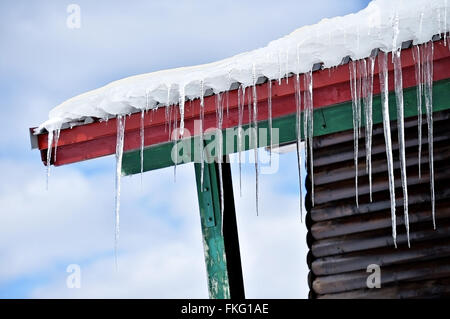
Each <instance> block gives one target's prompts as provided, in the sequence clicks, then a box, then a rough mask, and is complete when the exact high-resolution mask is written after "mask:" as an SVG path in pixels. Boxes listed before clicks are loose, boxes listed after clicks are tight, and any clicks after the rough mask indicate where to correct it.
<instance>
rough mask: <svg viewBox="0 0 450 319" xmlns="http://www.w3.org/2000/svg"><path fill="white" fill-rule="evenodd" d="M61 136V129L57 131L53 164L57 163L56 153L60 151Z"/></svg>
mask: <svg viewBox="0 0 450 319" xmlns="http://www.w3.org/2000/svg"><path fill="white" fill-rule="evenodd" d="M60 135H61V129H57V130H56V131H55V154H54V155H53V163H56V153H57V151H58V142H59V137H60Z"/></svg>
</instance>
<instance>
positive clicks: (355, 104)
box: [349, 61, 359, 207]
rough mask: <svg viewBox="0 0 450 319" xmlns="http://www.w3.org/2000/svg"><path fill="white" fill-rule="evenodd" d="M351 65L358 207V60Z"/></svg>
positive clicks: (354, 159) (357, 202)
mask: <svg viewBox="0 0 450 319" xmlns="http://www.w3.org/2000/svg"><path fill="white" fill-rule="evenodd" d="M349 67H350V91H351V95H352V112H353V150H354V156H353V161H354V164H355V200H356V207H359V201H358V143H359V117H358V115H359V109H358V106H359V102H358V99H359V96H358V89H357V79H356V77H357V67H356V62H354V61H352V62H350V64H349Z"/></svg>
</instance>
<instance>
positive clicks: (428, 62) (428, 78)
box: [424, 41, 436, 229]
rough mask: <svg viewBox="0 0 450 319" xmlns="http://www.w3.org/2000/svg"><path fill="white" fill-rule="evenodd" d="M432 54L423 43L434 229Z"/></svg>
mask: <svg viewBox="0 0 450 319" xmlns="http://www.w3.org/2000/svg"><path fill="white" fill-rule="evenodd" d="M433 54H434V46H433V42H432V41H430V42H428V43H426V44H425V60H424V63H425V65H424V78H425V86H424V87H425V108H426V110H427V127H428V162H429V167H430V192H431V214H432V217H433V227H434V229H436V210H435V209H436V207H435V194H434V155H433V153H434V147H433V139H434V137H433Z"/></svg>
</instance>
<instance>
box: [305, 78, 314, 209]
mask: <svg viewBox="0 0 450 319" xmlns="http://www.w3.org/2000/svg"><path fill="white" fill-rule="evenodd" d="M304 103H305V109H306V113H307V114H308V119H307V131H308V133H307V135H308V148H309V151H308V156H309V157H308V163H309V172H310V178H311V203H312V206H313V207H314V160H313V134H314V113H313V112H314V104H313V78H312V71H309V72H307V73H305V102H304Z"/></svg>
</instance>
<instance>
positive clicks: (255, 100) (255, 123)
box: [252, 64, 259, 216]
mask: <svg viewBox="0 0 450 319" xmlns="http://www.w3.org/2000/svg"><path fill="white" fill-rule="evenodd" d="M256 80H257V78H256V69H255V65H254V64H253V88H252V91H253V130H252V131H253V134H254V136H253V137H254V139H253V141H254V143H255V144H254V146H255V148H254V153H255V187H256V189H255V200H256V203H255V204H256V216H259V165H258V97H257V93H256Z"/></svg>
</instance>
